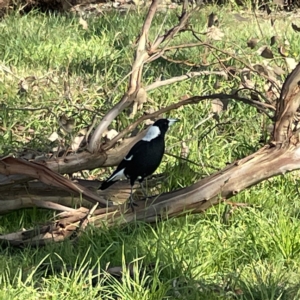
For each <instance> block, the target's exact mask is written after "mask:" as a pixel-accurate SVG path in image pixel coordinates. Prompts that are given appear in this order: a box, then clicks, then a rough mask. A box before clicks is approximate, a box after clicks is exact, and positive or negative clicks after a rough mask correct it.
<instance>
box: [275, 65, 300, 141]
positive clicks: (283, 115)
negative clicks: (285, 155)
mask: <svg viewBox="0 0 300 300" xmlns="http://www.w3.org/2000/svg"><path fill="white" fill-rule="evenodd" d="M299 105H300V64H298V65H297V67H296V68H295V69H294V70H293V71H292V72H291V73H290V74H289V76H288V77H287V78H286V80H285V82H284V84H283V86H282V90H281V93H280V98H279V99H278V101H277V110H276V116H275V120H276V122H275V126H274V141H275V142H276V143H278V144H284V143H289V139H290V138H291V137H292V131H293V129H294V128H293V126H292V124H293V119H294V117H295V113H296V111H297V109H298V108H299ZM297 142H298V140H296V143H297Z"/></svg>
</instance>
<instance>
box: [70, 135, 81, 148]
mask: <svg viewBox="0 0 300 300" xmlns="http://www.w3.org/2000/svg"><path fill="white" fill-rule="evenodd" d="M83 139H84V136H83V135H81V136H76V137H75V139H74V140H73V142H72V144H71V148H72V150H73V151H74V152H76V151H77V150H78V149H79V147H80V145H81V142H82V141H83Z"/></svg>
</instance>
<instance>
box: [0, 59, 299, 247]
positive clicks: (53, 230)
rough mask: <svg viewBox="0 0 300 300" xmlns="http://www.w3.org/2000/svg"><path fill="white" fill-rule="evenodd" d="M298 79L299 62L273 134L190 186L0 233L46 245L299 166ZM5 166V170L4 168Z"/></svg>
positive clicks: (182, 207)
mask: <svg viewBox="0 0 300 300" xmlns="http://www.w3.org/2000/svg"><path fill="white" fill-rule="evenodd" d="M298 82H300V64H298V66H297V67H296V68H295V70H294V71H293V72H292V73H291V74H290V75H289V76H288V78H287V79H286V81H285V83H284V85H283V87H282V90H283V91H284V92H282V93H281V97H280V99H279V100H278V101H280V104H278V105H277V109H278V110H277V113H276V120H275V125H274V134H273V135H274V136H273V140H272V142H271V143H270V144H268V145H266V146H264V147H263V148H261V149H260V150H259V151H257V152H256V153H253V154H251V155H249V156H248V157H246V158H244V159H242V160H239V161H237V162H235V163H233V164H232V165H230V166H227V167H226V168H225V169H223V170H222V171H219V172H217V173H216V174H213V175H211V176H209V177H207V178H204V179H202V180H200V181H198V182H197V183H195V184H193V185H191V186H189V187H186V188H183V189H180V190H178V191H174V192H170V193H166V194H163V195H161V196H158V197H154V198H150V199H148V201H139V202H137V204H138V207H137V209H136V210H135V212H132V211H130V210H128V209H127V210H126V209H125V211H124V209H121V208H120V207H118V206H112V207H107V208H102V209H98V210H96V211H94V213H93V216H90V212H89V210H88V209H86V208H80V209H79V210H76V211H71V212H64V213H62V214H60V219H59V220H58V221H55V222H51V223H50V225H47V226H41V227H39V228H37V229H34V230H27V231H22V232H16V233H12V234H7V235H3V236H1V237H0V239H1V241H2V242H5V243H10V244H12V245H16V246H25V245H44V244H45V243H47V242H52V241H62V240H64V239H65V238H69V237H73V236H74V232H76V233H78V232H79V231H80V230H81V229H82V228H83V226H82V224H85V226H86V223H87V222H92V223H93V224H94V225H95V226H102V225H103V224H105V226H112V225H116V224H118V225H121V224H124V223H128V222H132V221H134V220H143V221H145V222H149V223H152V222H156V221H157V220H158V219H160V220H164V219H166V218H170V217H177V216H182V215H185V214H188V213H189V214H190V213H201V212H204V211H205V210H207V209H208V208H210V207H211V206H213V205H216V204H218V203H220V202H221V201H224V200H226V199H229V198H230V197H232V196H234V195H236V194H237V193H239V192H240V191H242V190H244V189H246V188H248V187H251V186H253V185H255V184H257V183H259V182H262V181H263V180H265V179H268V178H270V177H272V176H276V175H280V174H284V173H286V172H290V171H293V170H296V169H299V168H300V143H299V137H298V130H297V128H293V127H292V123H293V121H292V120H293V117H294V116H295V114H296V112H297V109H298V105H299V103H298V99H299V93H300V90H299V88H298ZM295 102H296V104H297V105H296V104H295ZM281 120H284V122H282V121H281ZM287 124H288V125H287ZM0 166H1V165H0ZM2 167H3V166H2ZM4 170H6V171H7V169H6V168H4ZM30 174H31V173H30Z"/></svg>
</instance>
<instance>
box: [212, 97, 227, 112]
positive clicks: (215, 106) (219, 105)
mask: <svg viewBox="0 0 300 300" xmlns="http://www.w3.org/2000/svg"><path fill="white" fill-rule="evenodd" d="M227 106H228V99H222V100H221V99H219V98H217V99H214V100H213V101H212V103H211V111H212V112H213V113H214V114H219V113H220V112H221V111H223V110H226V109H227Z"/></svg>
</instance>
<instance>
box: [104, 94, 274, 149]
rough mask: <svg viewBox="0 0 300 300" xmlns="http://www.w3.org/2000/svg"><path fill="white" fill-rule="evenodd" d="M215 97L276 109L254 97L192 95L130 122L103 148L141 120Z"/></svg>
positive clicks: (113, 142)
mask: <svg viewBox="0 0 300 300" xmlns="http://www.w3.org/2000/svg"><path fill="white" fill-rule="evenodd" d="M213 99H221V100H232V99H234V100H237V101H241V102H243V103H245V104H249V105H252V106H254V107H256V108H257V109H260V110H262V111H265V109H266V108H267V109H271V110H274V111H275V107H274V106H273V105H271V104H267V103H263V102H260V101H256V100H252V99H248V98H243V97H240V96H237V95H227V94H213V95H206V96H194V97H190V98H188V99H185V100H182V101H179V102H177V103H173V104H171V105H169V106H167V107H163V108H161V109H160V110H158V111H156V112H154V113H152V114H149V115H144V116H142V117H140V118H139V119H138V120H137V121H135V122H133V123H132V124H130V125H129V126H128V127H127V128H125V129H124V130H123V131H122V132H120V133H119V134H118V135H117V136H116V137H115V138H113V139H112V140H111V141H109V142H108V143H106V144H105V145H103V150H105V151H107V150H109V149H111V148H112V147H113V146H114V145H115V143H116V142H117V141H118V140H119V139H121V138H123V137H124V136H125V135H126V134H128V133H129V132H131V131H132V130H134V129H135V128H136V127H137V126H138V125H139V124H140V123H141V122H143V121H145V120H148V119H151V118H156V117H158V116H159V115H161V114H163V113H166V112H169V111H171V110H173V109H177V108H179V107H181V106H184V105H189V104H198V103H199V102H200V101H203V100H213Z"/></svg>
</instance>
